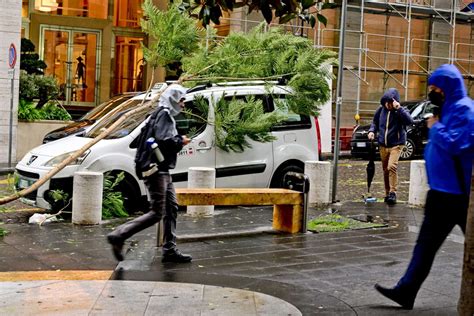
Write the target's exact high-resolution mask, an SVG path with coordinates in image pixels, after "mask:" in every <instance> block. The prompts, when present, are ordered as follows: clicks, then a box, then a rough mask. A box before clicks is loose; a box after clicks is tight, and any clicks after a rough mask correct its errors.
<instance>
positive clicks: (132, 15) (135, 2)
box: [114, 0, 143, 28]
mask: <svg viewBox="0 0 474 316" xmlns="http://www.w3.org/2000/svg"><path fill="white" fill-rule="evenodd" d="M142 4H143V0H115V18H114V25H115V26H120V27H132V28H138V27H140V19H141V18H142V16H143V10H142Z"/></svg>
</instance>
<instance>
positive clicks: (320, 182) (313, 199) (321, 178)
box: [304, 161, 331, 205]
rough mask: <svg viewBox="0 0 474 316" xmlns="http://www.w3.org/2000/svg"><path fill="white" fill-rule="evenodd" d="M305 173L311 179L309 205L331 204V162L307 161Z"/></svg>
mask: <svg viewBox="0 0 474 316" xmlns="http://www.w3.org/2000/svg"><path fill="white" fill-rule="evenodd" d="M304 173H305V174H306V175H307V176H308V177H309V183H311V186H310V188H309V197H308V203H309V204H310V205H311V204H329V203H330V196H329V195H330V182H331V162H329V161H306V162H305V163H304Z"/></svg>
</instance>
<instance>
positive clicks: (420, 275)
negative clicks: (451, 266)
mask: <svg viewBox="0 0 474 316" xmlns="http://www.w3.org/2000/svg"><path fill="white" fill-rule="evenodd" d="M468 206H469V196H465V195H458V194H449V193H444V192H440V191H435V190H430V191H428V196H427V198H426V205H425V217H424V219H423V223H422V224H421V228H420V232H419V235H418V239H417V241H416V245H415V249H414V250H413V255H412V258H411V261H410V264H409V265H408V268H407V271H406V272H405V275H404V276H403V277H402V278H401V279H400V281H399V282H398V284H397V287H398V288H400V289H402V290H403V292H404V293H406V295H408V296H412V297H415V296H416V294H417V293H418V290H419V289H420V287H421V285H422V284H423V282H424V281H425V279H426V277H427V276H428V274H429V273H430V270H431V266H432V265H433V261H434V258H435V255H436V253H437V252H438V250H439V248H440V247H441V245H442V244H443V242H444V241H445V240H446V238H447V237H448V235H449V233H450V232H451V230H452V229H453V228H454V226H455V225H459V226H460V227H461V229H462V231H463V233H466V221H467V210H468Z"/></svg>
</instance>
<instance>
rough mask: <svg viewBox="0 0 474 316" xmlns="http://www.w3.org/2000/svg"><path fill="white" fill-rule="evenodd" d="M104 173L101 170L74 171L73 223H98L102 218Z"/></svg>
mask: <svg viewBox="0 0 474 316" xmlns="http://www.w3.org/2000/svg"><path fill="white" fill-rule="evenodd" d="M103 185H104V175H103V174H102V173H100V172H90V171H80V172H75V173H74V180H73V188H72V223H73V224H80V225H96V224H99V223H100V221H101V219H102V191H103Z"/></svg>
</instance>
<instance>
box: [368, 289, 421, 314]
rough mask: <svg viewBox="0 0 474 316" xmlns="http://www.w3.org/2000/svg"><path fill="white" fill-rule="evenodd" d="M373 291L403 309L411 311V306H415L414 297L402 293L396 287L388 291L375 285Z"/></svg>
mask: <svg viewBox="0 0 474 316" xmlns="http://www.w3.org/2000/svg"><path fill="white" fill-rule="evenodd" d="M375 289H376V290H377V291H378V292H379V293H380V294H382V295H383V296H385V297H386V298H389V299H391V300H392V301H394V302H395V303H397V304H399V305H400V306H401V307H402V308H403V309H413V305H414V304H415V296H413V295H411V294H410V293H402V290H401V289H399V288H397V287H394V288H392V289H389V288H385V287H383V286H381V285H379V284H375Z"/></svg>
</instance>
